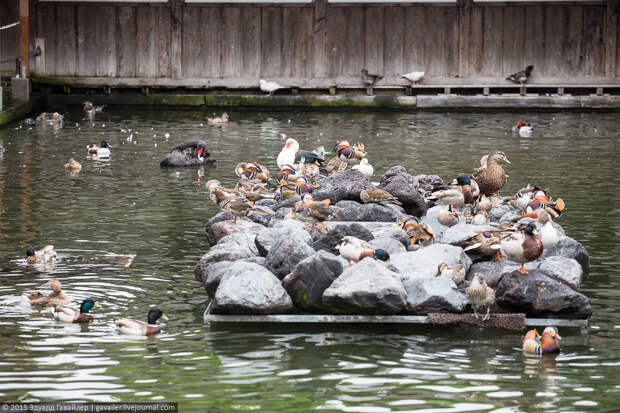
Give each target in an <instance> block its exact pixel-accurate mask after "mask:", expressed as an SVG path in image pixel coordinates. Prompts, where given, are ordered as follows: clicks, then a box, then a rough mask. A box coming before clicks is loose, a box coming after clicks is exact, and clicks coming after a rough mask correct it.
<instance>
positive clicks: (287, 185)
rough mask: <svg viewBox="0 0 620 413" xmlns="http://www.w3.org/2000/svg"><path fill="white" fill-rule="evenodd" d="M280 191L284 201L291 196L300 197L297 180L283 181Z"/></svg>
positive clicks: (279, 187)
mask: <svg viewBox="0 0 620 413" xmlns="http://www.w3.org/2000/svg"><path fill="white" fill-rule="evenodd" d="M278 191H279V192H280V197H281V198H282V199H286V198H288V197H290V196H294V195H298V193H297V179H295V180H294V181H292V182H291V181H287V180H284V179H283V180H281V181H280V184H279V185H278Z"/></svg>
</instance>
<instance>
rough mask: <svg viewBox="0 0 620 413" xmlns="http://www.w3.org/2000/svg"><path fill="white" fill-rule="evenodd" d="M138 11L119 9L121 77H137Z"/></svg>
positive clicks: (119, 63)
mask: <svg viewBox="0 0 620 413" xmlns="http://www.w3.org/2000/svg"><path fill="white" fill-rule="evenodd" d="M136 35H137V30H136V9H135V7H119V8H118V38H117V40H118V43H117V47H118V48H117V56H118V62H117V63H118V69H117V73H118V75H119V76H128V77H132V76H135V75H136Z"/></svg>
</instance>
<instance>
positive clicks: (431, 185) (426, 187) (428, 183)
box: [414, 174, 444, 195]
mask: <svg viewBox="0 0 620 413" xmlns="http://www.w3.org/2000/svg"><path fill="white" fill-rule="evenodd" d="M414 179H415V180H416V181H417V182H418V192H420V193H422V195H424V194H425V193H427V192H433V191H435V190H437V188H440V187H442V186H443V185H444V182H443V179H441V177H440V176H439V175H423V174H421V175H416V176H415V177H414Z"/></svg>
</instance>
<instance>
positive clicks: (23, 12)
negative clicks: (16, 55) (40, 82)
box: [19, 0, 30, 77]
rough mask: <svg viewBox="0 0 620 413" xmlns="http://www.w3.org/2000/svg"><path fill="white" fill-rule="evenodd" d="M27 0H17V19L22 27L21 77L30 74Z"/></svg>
mask: <svg viewBox="0 0 620 413" xmlns="http://www.w3.org/2000/svg"><path fill="white" fill-rule="evenodd" d="M29 8H30V6H29V4H28V0H19V21H20V25H21V29H22V33H21V39H20V43H19V45H20V48H19V49H20V55H21V68H20V72H21V73H20V75H21V76H22V77H29V76H30V68H29V66H28V61H29V56H28V42H29V39H28V29H29V28H30V22H29V19H28V16H29V15H30V11H29Z"/></svg>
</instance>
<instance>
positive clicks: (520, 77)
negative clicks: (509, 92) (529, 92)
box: [506, 65, 534, 86]
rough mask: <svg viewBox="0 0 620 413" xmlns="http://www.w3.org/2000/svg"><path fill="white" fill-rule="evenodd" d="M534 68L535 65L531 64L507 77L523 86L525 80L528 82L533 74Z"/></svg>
mask: <svg viewBox="0 0 620 413" xmlns="http://www.w3.org/2000/svg"><path fill="white" fill-rule="evenodd" d="M532 70H534V66H532V65H529V66H528V67H526V68H525V70H522V71H520V72H517V73H513V74H511V75H510V76H508V77H507V78H506V80H510V81H513V82H515V83H519V84H521V86H523V85H524V84H525V82H527V80H528V79H529V78H530V76H531V74H532Z"/></svg>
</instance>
